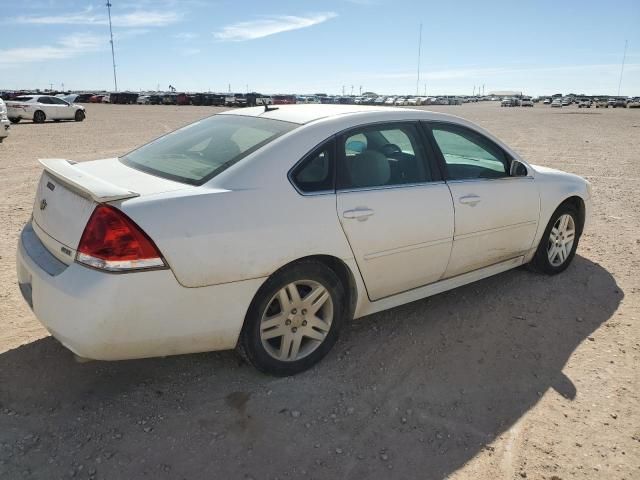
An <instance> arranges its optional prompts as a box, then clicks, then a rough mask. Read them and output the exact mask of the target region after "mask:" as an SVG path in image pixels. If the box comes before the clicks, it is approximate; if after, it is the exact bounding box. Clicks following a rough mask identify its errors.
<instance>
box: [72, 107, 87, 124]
mask: <svg viewBox="0 0 640 480" xmlns="http://www.w3.org/2000/svg"><path fill="white" fill-rule="evenodd" d="M84 117H85V115H84V112H83V111H82V110H77V111H76V115H75V117H74V119H75V121H76V122H81V121H83V120H84Z"/></svg>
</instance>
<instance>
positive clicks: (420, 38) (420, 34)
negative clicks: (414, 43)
mask: <svg viewBox="0 0 640 480" xmlns="http://www.w3.org/2000/svg"><path fill="white" fill-rule="evenodd" d="M421 54H422V23H420V33H419V34H418V78H417V79H416V95H420V55H421Z"/></svg>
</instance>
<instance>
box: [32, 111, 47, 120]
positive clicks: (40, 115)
mask: <svg viewBox="0 0 640 480" xmlns="http://www.w3.org/2000/svg"><path fill="white" fill-rule="evenodd" d="M46 119H47V116H46V115H45V114H44V112H43V111H42V110H36V112H35V113H34V114H33V123H44V121H45V120H46Z"/></svg>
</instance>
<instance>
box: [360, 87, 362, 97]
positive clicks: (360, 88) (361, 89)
mask: <svg viewBox="0 0 640 480" xmlns="http://www.w3.org/2000/svg"><path fill="white" fill-rule="evenodd" d="M360 95H362V85H360Z"/></svg>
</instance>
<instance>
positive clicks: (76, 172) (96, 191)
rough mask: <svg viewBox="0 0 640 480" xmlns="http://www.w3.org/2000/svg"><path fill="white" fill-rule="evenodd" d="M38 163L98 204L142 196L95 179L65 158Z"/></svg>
mask: <svg viewBox="0 0 640 480" xmlns="http://www.w3.org/2000/svg"><path fill="white" fill-rule="evenodd" d="M38 161H39V162H40V163H41V164H42V166H43V167H44V169H45V170H46V171H47V172H48V173H50V174H51V175H53V176H54V177H56V178H57V179H58V180H60V181H61V182H63V183H65V184H67V185H69V186H70V187H71V188H72V189H74V190H76V191H78V193H80V194H81V195H82V196H84V197H88V198H92V199H93V200H95V201H96V202H98V203H104V202H113V201H115V200H124V199H125V198H134V197H139V196H140V194H139V193H136V192H131V191H129V190H126V189H124V188H122V187H119V186H117V185H114V184H113V183H110V182H107V181H106V180H102V179H101V178H98V177H94V176H93V175H91V174H89V173H87V172H85V171H83V170H81V169H80V168H78V167H76V166H75V163H72V162H70V161H69V160H65V159H63V158H41V159H40V160H38Z"/></svg>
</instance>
